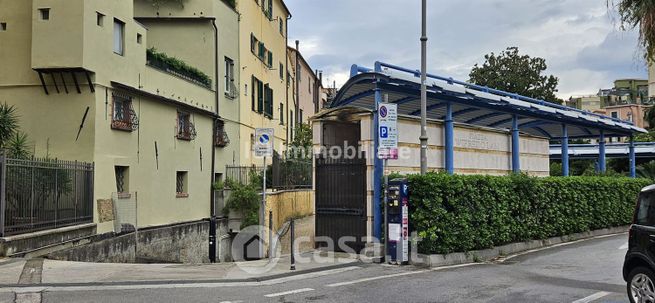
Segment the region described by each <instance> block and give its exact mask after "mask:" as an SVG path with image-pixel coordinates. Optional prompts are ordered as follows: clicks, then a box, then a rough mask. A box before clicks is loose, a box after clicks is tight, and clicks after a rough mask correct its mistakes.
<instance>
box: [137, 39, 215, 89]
mask: <svg viewBox="0 0 655 303" xmlns="http://www.w3.org/2000/svg"><path fill="white" fill-rule="evenodd" d="M146 64H148V65H149V66H151V67H154V68H156V69H159V70H162V71H165V72H167V73H169V74H171V75H174V76H177V77H180V78H182V79H185V80H187V81H189V82H193V83H195V84H198V85H201V86H204V87H206V88H208V89H211V87H212V80H211V78H210V77H209V76H208V75H207V74H205V73H203V72H202V71H200V70H198V69H197V68H195V67H193V66H190V65H188V64H186V63H185V62H184V61H182V60H179V59H177V58H174V57H169V56H167V55H166V54H165V53H162V52H158V51H157V50H156V49H155V48H149V49H148V51H147V52H146Z"/></svg>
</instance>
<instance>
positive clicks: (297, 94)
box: [293, 40, 300, 125]
mask: <svg viewBox="0 0 655 303" xmlns="http://www.w3.org/2000/svg"><path fill="white" fill-rule="evenodd" d="M299 56H300V41H299V40H296V106H295V108H296V118H295V121H293V123H294V124H296V125H299V124H298V121H300V119H298V117H300V77H299V75H300V65H299V64H298V57H299Z"/></svg>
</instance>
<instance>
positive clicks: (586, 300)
mask: <svg viewBox="0 0 655 303" xmlns="http://www.w3.org/2000/svg"><path fill="white" fill-rule="evenodd" d="M609 294H610V293H609V292H606V291H599V292H597V293H595V294H593V295H591V296H588V297H584V298H582V299H580V300H575V301H573V303H589V302H592V301H595V300H598V299H600V298H602V297H604V296H607V295H609Z"/></svg>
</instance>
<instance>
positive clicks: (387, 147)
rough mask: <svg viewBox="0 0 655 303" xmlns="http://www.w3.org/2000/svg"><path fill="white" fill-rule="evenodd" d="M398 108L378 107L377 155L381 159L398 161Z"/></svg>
mask: <svg viewBox="0 0 655 303" xmlns="http://www.w3.org/2000/svg"><path fill="white" fill-rule="evenodd" d="M397 123H398V106H397V105H396V104H392V103H380V104H379V105H378V125H379V129H378V146H379V151H378V154H379V156H380V158H382V159H398V128H397Z"/></svg>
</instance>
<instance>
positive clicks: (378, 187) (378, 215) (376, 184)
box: [372, 86, 383, 242]
mask: <svg viewBox="0 0 655 303" xmlns="http://www.w3.org/2000/svg"><path fill="white" fill-rule="evenodd" d="M380 103H382V92H381V91H380V88H379V87H378V86H376V87H375V110H374V113H373V129H374V131H373V144H374V149H373V151H374V155H373V203H372V204H373V237H374V239H373V241H374V242H378V241H379V240H380V239H382V207H381V205H380V199H381V198H382V175H383V172H382V159H380V155H379V150H378V149H379V148H380V142H379V131H380V121H379V120H378V112H377V109H378V105H379V104H380Z"/></svg>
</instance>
